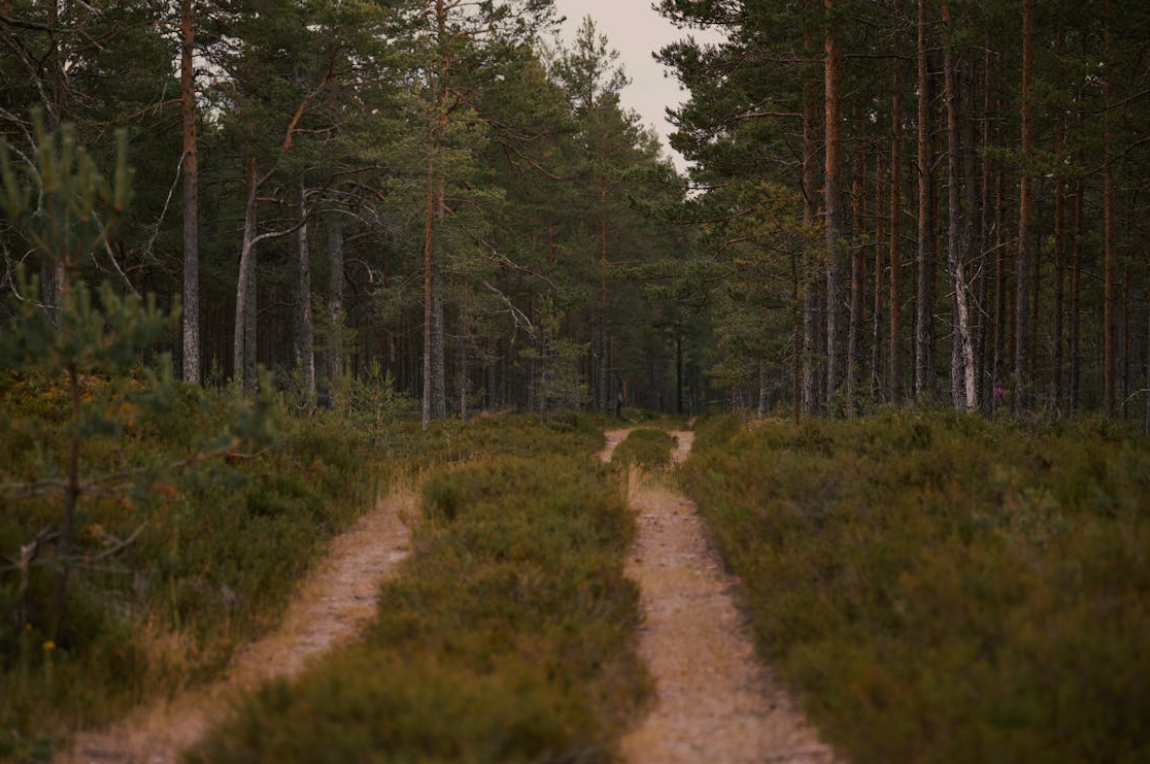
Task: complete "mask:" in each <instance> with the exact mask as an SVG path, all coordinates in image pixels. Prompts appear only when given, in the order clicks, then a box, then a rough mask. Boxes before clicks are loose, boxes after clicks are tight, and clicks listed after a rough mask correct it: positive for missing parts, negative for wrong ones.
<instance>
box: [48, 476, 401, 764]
mask: <svg viewBox="0 0 1150 764" xmlns="http://www.w3.org/2000/svg"><path fill="white" fill-rule="evenodd" d="M415 505H416V496H415V493H414V492H413V491H411V490H410V489H407V490H400V491H396V492H394V493H392V494H391V495H390V496H388V497H387V498H386V499H383V500H381V501H380V502H379V504H377V506H376V507H375V509H373V510H372V511H371V512H370V513H368V514H367V515H365V516H364V517H362V518H360V520H359V521H358V522H357V523H356V525H355V526H354V527H353V528H352V529H351V530H350V531H348V532H347V533H345V534H343V535H342V536H340V537H338V538H336V539H335V540H334V541H333V543H332V549H331V552H330V553H329V555H328V558H327V559H326V560H325V561H324V562H323V563H321V564H320V565H319V566H318V567H317V569H316V570H315V571H314V572H313V573H312V574H311V575H310V576H309V577H308V578H307V579H306V580H305V581H304V583H303V584H302V586H301V589H300V591H299V593H298V594H297V596H296V597H295V598H294V599H293V601H292V604H291V606H290V608H289V609H288V612H287V614H286V615H285V617H284V621H283V623H282V624H281V626H280V627H279V628H278V629H277V630H276V631H275V632H273V633H272V634H269V635H268V636H267V637H265V638H263V639H261V640H259V641H257V642H254V643H252V644H250V645H248V646H247V647H245V648H243V649H241V650H240V651H239V653H238V654H237V656H236V658H235V659H234V661H233V664H232V667H231V669H230V670H229V671H228V674H227V676H225V677H224V678H223V679H222V680H220V681H219V682H217V683H216V684H213V685H211V686H209V687H206V688H203V689H199V690H195V691H191V692H186V693H183V694H181V695H178V696H177V697H175V698H174V699H172V700H171V701H165V702H161V703H156V704H153V705H150V706H146V707H143V708H140V709H138V710H137V711H136V712H134V713H132V714H129V715H128V717H127V718H125V719H124V720H123V721H121V722H119V723H117V724H115V725H113V726H111V727H109V728H106V729H100V730H95V731H91V732H85V733H82V734H80V735H78V736H77V738H76V741H75V745H74V746H73V748H72V750H70V751H68V752H67V753H65V754H63V755H62V756H59V757H57V758H56V762H58V764H88V763H92V764H97V763H99V764H107V762H116V763H117V764H175V763H176V762H178V761H179V753H180V751H181V750H183V749H184V748H186V747H188V746H189V745H191V744H192V743H194V742H196V741H197V740H198V739H199V738H200V737H201V736H202V735H203V734H204V732H205V731H206V730H207V729H208V728H209V727H210V726H211V725H212V724H214V723H216V722H218V721H220V720H221V718H222V717H223V716H224V714H226V713H227V710H228V709H229V708H230V707H231V700H232V699H233V698H235V697H236V696H237V695H238V694H239V693H240V692H242V691H243V690H246V689H251V688H254V687H255V686H257V685H258V684H259V683H260V682H262V681H265V680H267V679H272V678H275V677H283V676H291V675H293V674H295V673H297V672H298V671H299V670H300V669H301V668H303V667H304V666H305V665H306V664H307V662H308V661H309V660H310V659H312V658H314V657H316V656H318V655H320V654H322V653H324V652H327V651H328V650H330V649H332V648H333V647H334V646H336V645H337V644H338V643H339V642H341V641H344V640H347V639H350V638H352V637H353V636H355V635H356V634H357V633H359V632H360V630H362V629H363V627H364V626H366V625H367V623H368V621H370V620H371V618H372V617H373V616H374V614H375V601H376V596H377V592H378V590H379V585H380V583H381V582H382V581H383V580H384V579H386V578H387V577H388V576H389V575H391V574H392V573H393V571H394V570H395V568H396V566H397V564H398V563H399V562H400V561H401V560H402V559H403V558H404V557H406V556H407V552H408V532H407V528H406V527H405V526H404V524H403V519H404V518H405V517H408V516H412V515H413V512H414V509H415Z"/></svg>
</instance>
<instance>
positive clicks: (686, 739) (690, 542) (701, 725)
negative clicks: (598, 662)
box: [601, 431, 835, 764]
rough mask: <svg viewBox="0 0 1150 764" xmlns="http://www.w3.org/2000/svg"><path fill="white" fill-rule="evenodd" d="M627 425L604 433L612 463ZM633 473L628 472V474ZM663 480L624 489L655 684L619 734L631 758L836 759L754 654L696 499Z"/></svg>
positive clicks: (642, 761)
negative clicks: (634, 524) (633, 723)
mask: <svg viewBox="0 0 1150 764" xmlns="http://www.w3.org/2000/svg"><path fill="white" fill-rule="evenodd" d="M671 434H672V435H673V436H674V437H675V439H676V450H675V452H674V454H673V462H674V463H675V464H682V463H683V462H684V461H686V459H687V457H688V456H689V455H690V452H691V446H692V443H693V442H694V437H695V435H694V433H693V432H690V431H680V432H673V433H671ZM625 437H626V433H625V432H624V431H617V432H609V433H607V444H608V447H607V450H605V451H604V452H603V454H601V458H603V460H604V461H609V460H610V458H611V453H612V452H613V450H614V446H616V445H618V443H619V442H622V441H623V440H624V439H625ZM632 479H633V478H632ZM665 482H666V481H660V480H659V479H658V478H654V479H652V478H651V477H644V476H640V477H639V478H638V483H637V485H631V486H630V487H629V493H630V503H631V506H632V507H633V508H634V509H636V510H637V511H638V512H639V516H638V534H637V536H636V540H635V544H634V546H633V547H632V550H631V555H630V558H629V560H628V562H627V574H628V576H630V577H631V578H632V579H634V580H635V581H636V582H637V583H638V584H639V587H640V591H641V597H642V605H643V612H644V619H645V623H644V628H643V631H642V632H641V634H640V638H639V654H640V657H641V658H642V659H643V661H644V662H645V663H646V665H647V667H648V669H649V670H650V672H651V674H652V676H653V677H654V680H655V684H656V700H655V703H654V707H653V708H652V709H651V711H650V713H649V714H648V716H647V717H646V718H645V719H644V720H642V722H641V723H640V724H639V725H638V726H637V727H636V728H635V729H634V730H633V731H632V732H631V733H630V734H628V735H627V736H626V737H625V738H624V739H623V744H622V751H623V760H624V761H626V762H628V764H679V763H680V762H682V763H683V764H688V763H694V762H700V761H710V762H721V763H722V764H742V763H743V762H747V764H750V763H751V762H755V763H756V764H762V763H763V762H778V763H779V764H828V763H829V762H833V761H835V757H834V754H833V752H832V751H831V749H830V748H828V747H827V746H826V745H824V744H822V743H821V742H820V741H819V739H818V737H817V736H816V734H815V732H814V730H813V728H811V727H810V726H809V725H808V724H807V722H806V720H805V719H804V717H803V715H802V714H801V713H800V712H799V711H798V710H797V709H796V708H795V705H794V703H793V701H792V700H791V698H790V697H789V696H788V694H787V692H786V690H785V689H784V688H783V687H782V686H781V685H780V683H779V682H778V681H776V680H775V679H774V677H773V676H772V675H771V673H770V672H769V671H768V670H766V669H764V668H763V667H762V665H761V664H760V663H759V661H758V660H757V658H756V656H755V650H754V645H753V643H752V641H751V638H750V636H749V631H748V627H747V623H746V620H745V618H744V617H743V615H742V614H741V613H740V612H739V610H738V608H737V607H736V605H735V601H734V599H733V597H732V590H733V589H734V588H735V586H736V582H735V580H734V579H733V578H732V577H731V576H729V575H727V574H726V573H725V572H724V571H723V568H722V565H721V564H720V562H719V560H718V556H717V555H716V553H715V552H714V550H713V549H712V548H711V545H710V544H709V543H708V540H707V535H706V530H705V528H704V526H703V522H702V520H701V519H700V518H699V515H698V512H697V509H696V507H695V505H694V503H693V502H692V501H691V500H690V499H688V498H687V497H686V496H684V495H682V494H681V493H679V492H678V491H675V490H674V489H672V488H669V487H667V486H666V485H662V484H661V483H665Z"/></svg>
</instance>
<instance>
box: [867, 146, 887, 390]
mask: <svg viewBox="0 0 1150 764" xmlns="http://www.w3.org/2000/svg"><path fill="white" fill-rule="evenodd" d="M882 170H883V167H882V154H879V155H878V156H877V157H876V159H875V215H874V217H875V235H874V285H873V290H874V308H873V310H872V311H871V313H872V315H871V349H870V350H871V358H870V391H871V397H872V398H873V399H874V400H875V401H876V402H877V401H881V400H882V399H883V384H882V378H883V352H882V344H883V329H884V328H885V327H884V326H883V311H882V306H883V294H884V289H883V272H884V270H885V265H884V263H883V249H884V248H885V247H886V246H887V242H886V226H885V219H884V218H883V205H884V204H886V197H885V194H884V185H883V171H882Z"/></svg>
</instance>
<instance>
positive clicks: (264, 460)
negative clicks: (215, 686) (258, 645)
mask: <svg viewBox="0 0 1150 764" xmlns="http://www.w3.org/2000/svg"><path fill="white" fill-rule="evenodd" d="M58 384H59V383H58V382H57V381H55V380H46V379H43V378H40V377H37V376H35V375H23V376H16V375H6V378H5V379H4V380H3V381H2V382H0V391H3V392H2V393H0V420H2V421H0V426H3V428H4V432H5V437H3V438H0V464H2V465H3V467H2V470H0V472H2V474H0V485H3V484H7V485H12V484H13V483H14V482H20V481H27V480H31V479H34V478H35V477H36V476H37V475H43V474H45V473H47V474H52V472H53V471H54V470H58V469H59V467H58V466H57V465H58V464H59V463H60V462H61V461H62V460H63V459H64V458H66V454H67V448H66V433H65V432H64V429H65V428H63V427H61V425H60V423H61V421H63V420H64V417H62V416H61V415H60V410H61V409H62V408H64V409H66V406H67V401H66V396H62V395H60V390H59V387H58ZM131 384H132V385H133V386H135V387H140V383H138V382H132V383H131ZM85 390H86V397H87V399H88V400H89V401H90V402H91V403H92V404H93V405H99V406H101V407H102V408H104V409H106V410H110V411H114V412H115V416H116V418H117V420H119V421H121V422H122V423H123V426H122V427H120V428H118V429H117V430H115V431H109V432H108V433H92V434H90V435H89V436H88V437H86V438H85V440H84V444H83V451H82V455H83V460H84V466H85V470H86V472H87V473H88V474H108V473H116V472H124V471H126V477H125V478H122V480H121V482H123V481H128V482H134V483H135V485H134V486H132V487H131V488H126V489H124V490H120V491H114V492H104V493H97V492H93V493H92V494H91V495H85V496H82V501H81V504H80V506H79V510H78V512H77V520H78V523H79V528H78V529H77V537H78V539H79V540H80V542H81V544H82V545H83V548H84V549H85V550H86V551H87V552H88V555H89V556H88V558H87V559H88V560H89V561H90V563H91V564H89V565H88V566H87V568H86V569H80V570H78V571H76V573H75V574H74V575H73V576H72V577H71V581H70V584H69V587H68V598H67V607H66V610H65V614H66V617H65V620H64V622H63V623H62V624H61V625H60V627H59V628H58V629H57V630H56V631H55V633H53V632H52V631H51V627H50V624H49V618H48V613H49V611H50V605H51V601H52V597H53V579H54V572H55V571H54V566H51V565H43V566H38V565H35V564H33V566H32V567H31V568H29V571H28V573H29V575H28V576H27V578H26V579H25V578H24V576H23V574H22V572H21V570H20V569H19V568H18V567H17V566H10V565H4V564H2V561H0V759H2V758H5V757H8V758H15V759H21V758H26V757H32V758H36V757H40V756H41V754H42V753H43V751H45V750H50V748H51V747H52V745H53V743H54V741H56V740H57V739H58V738H59V737H61V736H63V735H66V734H68V733H69V732H70V731H71V730H72V729H75V728H76V727H78V726H85V725H91V724H97V723H102V722H105V721H108V720H110V719H112V718H115V717H116V716H118V715H120V714H122V713H123V712H124V711H125V710H126V709H127V708H129V707H131V706H132V705H135V704H137V703H140V702H142V701H144V700H146V699H149V698H152V697H155V696H157V695H163V694H168V693H171V692H174V691H175V690H176V689H177V688H179V687H180V686H182V685H186V684H189V683H196V682H199V681H202V680H205V679H208V678H211V677H213V676H215V675H217V674H218V673H219V671H220V670H221V669H222V668H223V667H224V666H225V665H226V664H227V662H228V660H229V658H230V656H231V654H232V651H233V649H234V648H235V646H236V645H237V644H238V643H239V642H241V641H242V640H245V639H248V638H250V637H251V636H253V635H255V634H258V633H260V632H261V631H264V630H265V629H267V628H269V626H270V625H271V624H272V623H274V622H275V621H276V620H277V618H278V615H279V613H280V612H281V610H282V608H283V607H284V606H285V604H286V602H287V600H288V597H289V595H290V593H291V591H292V589H293V588H294V586H295V583H296V582H297V581H298V580H299V578H300V577H301V576H302V574H303V573H304V572H305V571H306V570H307V569H308V567H309V566H310V565H311V563H312V561H313V560H314V559H315V558H316V557H317V556H318V555H319V554H320V553H321V552H322V551H323V549H324V548H325V544H326V541H327V540H328V539H329V538H330V537H331V536H332V535H333V534H335V533H336V532H338V531H339V530H341V529H343V528H345V527H347V526H348V525H349V524H350V523H351V521H352V520H353V519H354V518H355V517H356V516H357V515H359V514H360V513H362V512H363V511H364V510H366V509H367V508H369V507H370V505H371V500H372V499H373V498H374V495H375V491H376V489H377V487H378V486H379V483H380V481H381V480H382V479H384V478H385V477H386V474H387V469H388V468H387V467H386V466H385V465H384V464H383V463H382V461H381V460H380V459H378V458H377V457H374V456H373V455H372V454H371V452H370V451H368V450H367V448H366V446H365V444H364V441H363V439H362V438H361V437H359V436H358V434H357V433H355V432H354V431H352V430H351V429H350V428H347V427H343V426H341V425H339V424H338V423H335V422H329V423H319V422H315V421H307V420H300V419H296V418H293V417H291V416H288V415H287V414H286V412H284V411H283V410H275V411H272V412H271V420H270V422H269V424H270V427H271V428H272V430H274V445H273V446H272V447H271V448H269V449H267V450H266V451H263V452H262V453H258V454H257V455H255V456H254V457H252V458H246V457H236V458H233V459H231V460H230V461H231V463H228V461H225V460H224V459H221V458H215V459H213V460H209V461H206V462H204V463H202V464H199V465H196V466H195V467H193V468H181V469H165V468H164V465H166V464H170V463H172V462H176V461H180V460H182V459H185V458H186V457H188V455H189V454H195V453H197V452H200V451H202V450H205V449H207V450H210V448H211V447H212V446H213V445H214V441H213V438H214V437H215V436H214V435H212V433H219V432H221V431H223V430H225V429H226V426H227V424H228V423H229V422H230V421H231V420H232V419H233V418H234V417H235V416H236V414H235V411H236V407H235V404H236V400H237V399H236V398H235V397H234V394H233V393H232V392H230V391H225V392H204V391H202V390H199V389H197V388H193V387H184V386H180V387H177V388H176V390H175V395H174V397H173V399H172V400H171V401H170V402H168V404H167V407H166V408H161V409H155V408H148V407H139V408H138V409H135V408H133V404H132V398H131V396H130V395H127V394H126V392H125V391H123V390H118V389H112V388H110V387H108V386H106V385H105V384H104V382H103V381H102V380H100V379H99V378H97V377H92V378H89V379H87V380H86V381H85ZM128 392H131V391H128ZM137 392H139V391H137ZM143 392H144V393H146V392H147V391H146V389H145V390H143ZM9 436H11V437H9ZM239 450H241V451H242V450H243V449H239ZM139 467H145V468H147V469H146V472H143V473H136V472H133V470H135V469H137V468H139ZM59 507H60V497H59V496H58V495H48V496H41V497H36V498H28V497H25V496H21V495H20V494H19V492H8V493H3V492H0V553H3V554H4V555H5V556H6V557H9V558H18V557H19V552H20V549H21V546H23V545H25V544H28V543H29V542H30V541H31V540H32V539H33V538H34V537H35V536H36V535H37V533H38V532H39V531H40V530H41V529H43V528H51V527H54V526H55V524H56V523H57V522H58V520H59V515H60V510H59ZM137 530H138V531H139V532H138V535H136V536H135V540H134V542H133V543H131V544H128V545H126V546H125V547H124V548H123V549H122V550H121V551H119V552H118V553H116V554H113V555H110V556H107V557H106V558H102V557H101V554H102V553H103V552H104V551H106V550H109V549H114V548H115V546H116V545H117V544H118V543H119V542H121V541H125V540H127V539H128V538H129V537H131V536H132V534H133V533H135V532H136V531H137ZM50 555H51V552H50V550H49V551H46V552H45V553H44V556H43V558H42V559H44V560H49V561H50V560H51V557H50ZM38 559H40V558H38ZM34 562H35V561H34ZM25 582H26V583H25Z"/></svg>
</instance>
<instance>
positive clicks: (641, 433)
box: [613, 427, 675, 470]
mask: <svg viewBox="0 0 1150 764" xmlns="http://www.w3.org/2000/svg"><path fill="white" fill-rule="evenodd" d="M674 447H675V439H674V438H673V437H671V436H670V435H668V434H667V433H665V432H663V431H662V430H655V429H651V428H649V427H641V428H639V429H637V430H632V431H631V434H630V435H628V436H627V439H626V440H624V441H623V442H622V443H620V444H619V447H618V448H617V449H615V454H614V456H613V459H614V461H616V462H618V463H620V464H634V465H635V466H637V467H640V468H641V469H644V470H654V469H658V468H660V467H666V466H668V465H669V464H670V463H671V449H673V448H674Z"/></svg>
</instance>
